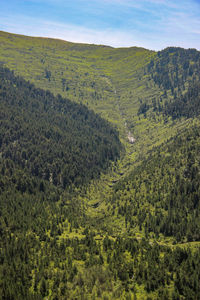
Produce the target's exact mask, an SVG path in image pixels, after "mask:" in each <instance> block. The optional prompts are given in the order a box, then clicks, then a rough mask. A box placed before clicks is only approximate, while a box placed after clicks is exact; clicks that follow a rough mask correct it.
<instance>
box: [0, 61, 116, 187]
mask: <svg viewBox="0 0 200 300" xmlns="http://www.w3.org/2000/svg"><path fill="white" fill-rule="evenodd" d="M0 106H1V107H0V108H1V109H0V120H1V121H0V122H1V132H0V146H1V163H2V169H5V164H6V163H7V161H9V162H10V164H11V167H10V168H8V167H7V168H6V169H7V170H9V169H13V167H17V168H19V169H21V170H23V173H24V174H29V175H31V176H35V177H39V178H42V179H44V180H47V181H50V182H51V183H53V184H54V185H56V186H61V187H63V188H65V187H67V186H69V185H70V184H72V183H73V184H75V185H80V184H83V183H86V182H88V180H90V179H91V178H95V177H97V176H98V175H99V173H100V171H101V170H103V169H106V168H107V167H108V166H109V161H110V160H116V159H117V158H119V154H120V150H121V146H120V142H119V138H118V133H117V131H116V130H115V129H114V128H113V127H112V126H111V125H110V124H109V123H108V122H107V121H105V120H103V119H102V118H100V117H99V116H98V115H97V114H95V113H94V112H92V111H89V110H88V109H87V108H86V107H85V106H83V105H80V104H75V103H73V102H71V101H69V100H67V99H63V98H62V97H61V96H59V95H58V96H57V97H54V96H53V94H51V93H50V92H49V91H43V90H41V89H36V88H35V87H34V85H33V84H30V83H28V82H26V81H25V80H23V79H22V78H20V77H15V76H14V74H13V72H11V71H9V70H8V69H5V68H3V67H1V68H0ZM20 180H21V181H23V179H22V178H20ZM21 185H23V183H21ZM20 188H21V189H22V190H24V191H25V190H26V188H27V187H26V186H24V187H23V186H21V187H20Z"/></svg>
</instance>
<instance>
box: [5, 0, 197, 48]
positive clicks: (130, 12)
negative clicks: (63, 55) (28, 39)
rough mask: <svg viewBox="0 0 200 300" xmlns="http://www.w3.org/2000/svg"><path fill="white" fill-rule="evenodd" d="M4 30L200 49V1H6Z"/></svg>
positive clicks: (114, 43)
mask: <svg viewBox="0 0 200 300" xmlns="http://www.w3.org/2000/svg"><path fill="white" fill-rule="evenodd" d="M0 30H3V31H8V32H13V33H19V34H25V35H31V36H43V37H54V38H60V39H64V40H67V41H72V42H82V43H94V44H104V45H110V46H113V47H130V46H141V47H145V48H148V49H153V50H161V49H163V48H165V47H168V46H180V47H184V48H197V49H199V50H200V0H173V1H172V0H72V1H71V0H70V1H69V0H26V1H23V0H0Z"/></svg>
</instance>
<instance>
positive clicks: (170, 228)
mask: <svg viewBox="0 0 200 300" xmlns="http://www.w3.org/2000/svg"><path fill="white" fill-rule="evenodd" d="M199 132H200V126H199V124H198V126H192V127H191V128H190V129H188V130H185V131H184V132H182V133H181V134H179V135H177V136H176V137H175V138H174V139H171V140H170V141H169V142H168V143H166V144H164V145H162V146H160V147H158V148H156V149H154V151H152V153H151V154H150V155H149V158H148V159H147V160H145V161H143V162H142V164H141V165H140V166H139V167H137V168H135V170H134V172H133V173H132V174H131V175H129V177H127V178H126V179H124V180H123V181H120V182H119V183H118V184H116V185H115V188H114V194H113V197H112V200H111V201H112V202H113V204H115V207H116V208H115V211H116V212H117V214H118V215H121V216H123V217H124V218H125V223H126V227H127V229H128V230H130V231H133V232H137V231H143V233H144V234H145V236H146V237H149V236H152V237H154V236H157V237H158V236H159V235H160V234H161V235H164V236H165V237H173V238H175V241H176V242H186V241H188V242H191V241H200V220H199V213H200V202H199V199H200V194H199V192H200V191H199V180H200V177H199V176H200V155H199V153H200V136H199Z"/></svg>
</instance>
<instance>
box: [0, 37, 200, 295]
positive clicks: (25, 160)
mask: <svg viewBox="0 0 200 300" xmlns="http://www.w3.org/2000/svg"><path fill="white" fill-rule="evenodd" d="M0 40H1V44H0V60H1V62H2V63H3V65H4V64H5V65H7V66H9V67H10V68H11V69H13V70H14V71H15V73H16V74H21V75H23V76H24V77H25V78H26V79H29V80H30V81H31V82H34V83H35V84H36V86H37V87H40V88H41V87H43V88H45V89H49V90H51V92H53V93H54V95H55V96H53V94H51V93H50V92H49V91H46V92H45V91H42V90H41V89H36V88H35V87H34V86H33V85H32V84H30V83H27V82H25V81H24V80H23V79H22V78H15V77H14V75H13V73H10V72H9V71H8V70H5V69H1V70H2V73H1V75H2V78H1V94H0V97H1V100H2V101H1V110H0V114H1V136H0V147H1V155H0V163H1V169H0V189H1V190H0V191H1V194H0V297H1V298H2V299H6V300H7V299H47V298H48V299H198V298H199V297H200V286H199V281H200V272H199V270H200V269H199V266H200V261H199V258H200V255H199V239H200V236H199V232H200V223H199V210H200V204H199V196H200V195H199V179H200V178H199V172H200V159H199V150H200V149H199V147H200V143H199V129H200V123H199V84H198V80H199V77H198V76H199V75H198V70H199V52H198V51H196V50H184V49H179V48H168V49H165V50H164V51H161V52H158V53H156V52H153V51H149V50H145V49H141V48H136V47H133V48H129V49H113V48H111V47H104V46H95V45H84V44H74V43H68V42H64V41H58V40H52V39H41V38H30V37H25V36H19V35H12V34H8V33H4V32H1V34H0ZM58 93H60V94H62V95H64V96H67V98H70V99H71V100H73V101H74V102H82V103H85V104H87V105H88V106H89V107H90V108H93V109H94V110H95V112H98V113H101V114H102V116H104V117H105V118H106V119H107V120H110V121H112V122H113V124H114V126H115V127H117V128H118V129H119V131H120V138H121V141H122V142H123V143H124V145H125V148H126V155H125V156H124V157H123V159H122V160H119V161H117V163H115V164H113V165H112V168H110V169H109V171H108V172H105V173H103V174H102V172H101V171H102V170H107V167H108V165H109V161H110V160H116V159H117V158H118V157H119V151H120V149H121V147H120V144H119V140H118V134H117V132H116V131H115V129H113V128H112V127H110V125H109V124H108V123H107V122H106V121H104V120H102V119H101V118H100V117H98V116H97V115H96V114H95V113H92V112H91V111H89V110H88V109H87V108H86V107H84V106H83V105H77V104H75V103H74V104H73V103H72V102H70V101H69V100H67V99H66V98H62V97H61V96H57V94H58ZM66 120H67V123H66ZM77 121H78V123H77ZM70 124H71V125H70ZM128 137H129V138H130V137H131V138H133V141H134V142H133V143H130V142H129V140H128ZM26 149H27V150H26ZM88 149H89V151H88ZM69 153H70V156H69ZM35 166H36V168H35ZM69 171H70V172H69ZM99 173H101V175H100V177H98V176H99ZM80 175H81V176H80ZM71 183H73V184H75V185H76V187H74V186H73V188H72V185H71ZM85 183H87V185H86V184H85ZM82 184H84V185H83V186H82ZM69 186H70V188H69ZM66 187H68V189H65V190H64V188H66Z"/></svg>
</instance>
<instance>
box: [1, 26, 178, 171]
mask: <svg viewBox="0 0 200 300" xmlns="http://www.w3.org/2000/svg"><path fill="white" fill-rule="evenodd" d="M0 45H1V46H0V61H1V62H3V63H5V64H6V66H8V67H9V68H10V69H12V70H14V71H15V73H16V74H19V75H22V76H23V77H24V78H26V79H27V80H30V81H31V82H33V83H34V84H35V85H36V86H37V87H40V88H44V89H49V90H50V91H51V92H53V93H54V94H55V95H57V94H58V93H60V94H61V95H62V96H65V97H67V98H69V99H71V100H73V101H76V102H82V103H84V104H87V105H88V106H89V107H90V108H92V109H93V110H94V111H95V112H97V113H99V114H101V115H102V116H103V117H104V118H105V119H107V120H109V121H111V122H112V123H113V124H114V125H115V126H116V127H117V128H118V130H119V132H120V138H121V140H122V141H123V143H124V145H125V147H126V149H127V156H126V157H125V159H124V162H123V165H130V163H132V162H134V161H135V160H136V158H138V155H139V153H140V156H141V157H144V156H145V155H146V152H147V151H148V149H150V148H152V147H153V146H154V145H155V144H158V145H159V144H160V143H162V142H163V141H164V140H165V139H166V137H169V136H170V135H174V134H176V128H175V127H176V126H174V125H175V124H172V122H171V123H170V122H168V123H166V122H165V118H164V117H162V116H161V115H156V114H154V115H153V117H152V118H150V119H149V118H146V116H143V115H139V116H138V110H139V108H140V106H141V104H143V103H151V102H153V101H154V99H159V98H160V97H161V95H162V94H163V90H162V88H159V86H158V85H157V84H155V82H154V80H153V79H152V78H151V76H150V75H149V73H148V66H149V64H150V62H151V61H152V60H154V59H157V54H156V52H154V51H149V50H147V49H143V48H137V47H132V48H119V49H114V48H111V47H105V46H96V45H87V44H75V43H69V42H65V41H61V40H54V39H44V38H31V37H27V36H21V35H14V34H9V33H5V32H1V33H0ZM130 136H131V137H132V140H133V141H135V143H134V145H131V144H130V142H129V137H130Z"/></svg>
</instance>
